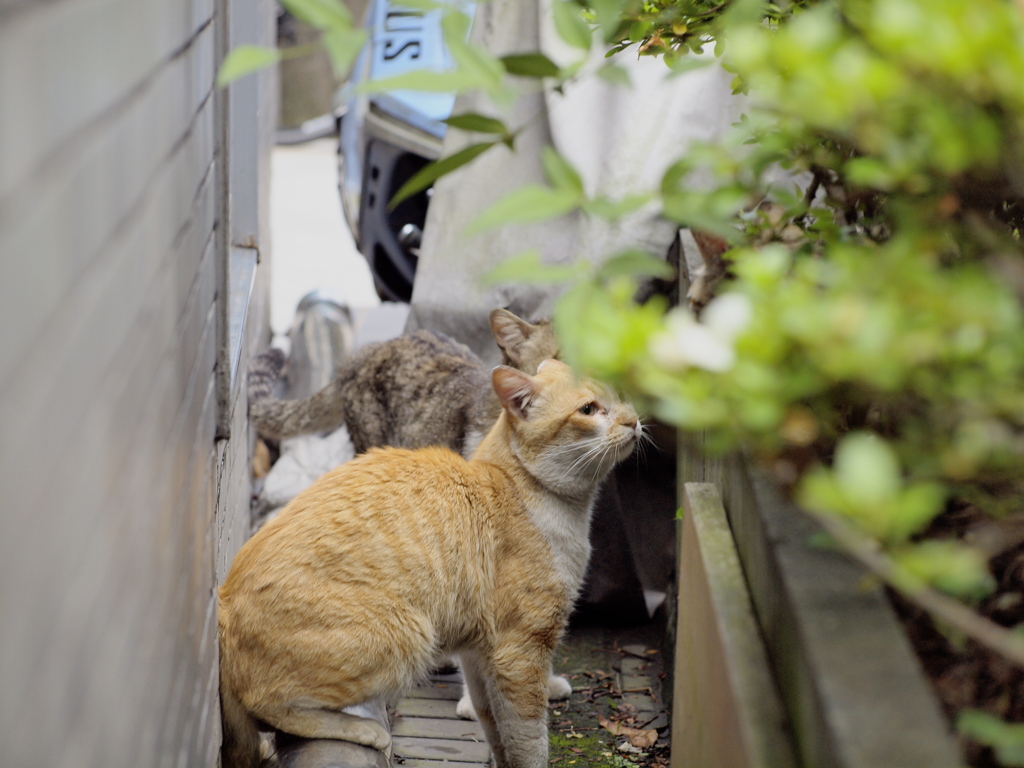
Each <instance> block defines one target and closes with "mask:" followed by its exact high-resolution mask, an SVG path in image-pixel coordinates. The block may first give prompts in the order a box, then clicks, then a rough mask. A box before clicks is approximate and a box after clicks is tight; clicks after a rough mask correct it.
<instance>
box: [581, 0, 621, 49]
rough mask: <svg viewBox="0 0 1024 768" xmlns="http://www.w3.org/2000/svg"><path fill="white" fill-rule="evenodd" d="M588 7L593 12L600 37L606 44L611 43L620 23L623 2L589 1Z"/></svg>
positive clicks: (611, 0)
mask: <svg viewBox="0 0 1024 768" xmlns="http://www.w3.org/2000/svg"><path fill="white" fill-rule="evenodd" d="M589 6H590V7H591V8H592V9H593V10H594V16H595V17H596V19H597V25H598V27H600V29H601V37H602V38H603V39H604V41H605V42H606V43H610V42H613V39H614V37H615V33H616V32H617V31H618V29H619V25H620V24H621V22H622V18H623V11H624V7H623V6H624V0H590V2H589Z"/></svg>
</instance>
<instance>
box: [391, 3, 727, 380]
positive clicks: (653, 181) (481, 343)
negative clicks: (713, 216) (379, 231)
mask: <svg viewBox="0 0 1024 768" xmlns="http://www.w3.org/2000/svg"><path fill="white" fill-rule="evenodd" d="M539 2H540V8H541V10H542V14H539V13H538V4H537V3H536V2H521V1H520V0H494V2H486V3H482V4H480V5H479V6H478V8H477V11H476V20H475V23H474V27H473V40H474V42H476V43H479V44H482V45H484V46H485V47H486V48H487V49H488V50H490V51H491V52H492V53H494V54H495V55H498V56H502V55H506V54H510V53H524V52H527V51H531V50H538V49H540V50H542V51H543V52H544V53H546V54H547V55H548V56H549V57H550V58H552V59H553V60H554V61H556V62H559V63H567V62H569V61H572V60H573V58H574V57H578V56H579V55H580V51H579V50H578V49H572V48H569V47H568V46H567V45H566V44H565V43H564V42H563V41H562V40H561V39H560V38H559V37H558V36H557V34H556V33H555V31H554V29H553V28H552V27H551V26H550V24H549V23H545V24H544V25H541V24H540V22H539V16H541V15H543V18H544V19H550V13H549V12H548V4H549V0H539ZM591 59H592V60H591V61H590V62H589V64H588V67H590V68H591V69H592V68H596V67H597V66H600V65H601V64H602V63H604V62H605V59H604V55H603V52H602V51H600V50H595V51H593V52H592V57H591ZM614 61H615V62H617V63H618V64H620V65H621V66H623V67H625V68H626V69H627V70H628V72H629V74H630V76H631V79H632V82H633V86H632V87H631V88H624V87H619V86H615V85H612V84H610V83H608V82H607V81H605V80H603V79H601V78H599V77H597V76H594V75H589V76H588V75H582V76H581V77H580V78H579V79H578V81H577V82H574V83H570V84H568V85H567V86H566V88H565V93H564V95H559V94H547V95H545V94H543V93H536V94H531V95H528V96H525V97H522V98H520V99H519V100H518V101H517V102H516V103H515V104H514V105H513V106H512V107H511V108H510V109H509V110H507V111H506V112H505V113H500V112H498V111H497V110H496V109H495V107H494V106H493V105H492V104H490V102H489V101H486V100H485V99H484V98H483V97H481V96H480V95H478V94H471V95H468V96H464V97H460V98H459V99H458V101H457V102H456V107H455V112H456V114H457V113H460V112H482V113H485V114H492V115H495V116H497V117H500V118H501V119H503V120H504V121H505V122H506V125H509V126H510V127H513V128H514V127H518V126H520V125H524V124H528V126H529V127H528V128H527V129H526V130H525V131H524V132H523V133H522V134H521V135H520V136H519V138H518V139H517V141H516V150H515V151H514V152H513V151H511V150H508V149H506V148H505V147H496V148H494V149H491V150H489V151H488V152H487V153H485V154H484V155H482V156H481V157H479V158H478V159H476V160H475V161H474V162H473V163H471V164H470V165H468V166H466V167H465V168H463V169H460V170H459V171H457V172H455V173H453V174H451V175H449V176H447V177H445V178H443V179H441V180H440V181H438V183H437V184H436V185H435V188H434V193H433V199H432V201H431V204H430V209H429V213H428V216H427V223H426V228H425V231H424V238H423V245H422V249H421V255H420V261H419V268H418V271H417V274H416V285H415V288H414V290H413V297H412V311H411V313H410V319H409V324H408V325H407V327H406V329H407V330H413V329H415V328H424V327H425V328H431V329H434V330H439V331H443V332H445V333H448V334H450V335H452V336H454V337H455V338H458V339H459V340H461V341H464V342H465V343H467V344H469V345H470V346H471V347H473V349H474V350H475V351H476V352H477V353H478V354H480V355H481V356H482V357H483V358H484V359H485V360H486V361H489V362H496V361H497V359H498V355H497V349H496V347H495V345H494V343H493V340H492V339H491V338H490V333H489V331H488V328H487V322H486V318H487V313H488V312H489V311H490V310H491V309H493V308H494V307H497V306H505V307H508V308H509V309H511V310H512V311H513V312H516V313H517V314H519V315H521V316H523V317H525V318H527V319H530V320H537V319H540V318H545V317H549V316H550V314H551V302H552V298H553V294H552V290H551V289H550V288H548V287H545V286H540V287H537V286H499V287H493V288H485V287H483V286H482V285H481V282H480V280H481V277H482V276H483V275H485V274H486V273H487V272H488V271H489V270H490V269H492V268H493V267H494V266H495V265H496V264H498V263H500V262H501V261H503V260H505V259H507V258H509V257H512V256H516V255H518V254H520V253H522V252H523V251H526V250H528V249H536V250H538V251H539V252H540V253H541V254H542V256H543V259H544V260H545V261H546V262H548V263H568V262H572V261H575V260H576V259H577V258H579V257H581V256H582V257H585V258H587V259H591V260H595V261H596V260H600V259H602V258H604V257H607V256H609V255H611V254H614V253H617V252H619V251H621V250H624V249H626V248H641V249H644V250H646V251H648V252H650V253H653V254H659V255H663V254H665V253H666V252H667V251H668V248H669V246H670V245H671V244H672V242H673V240H674V238H675V237H676V233H677V227H676V226H675V225H674V224H672V223H669V222H666V221H664V220H662V219H661V218H660V217H659V216H658V215H657V211H656V210H651V209H645V210H642V211H639V212H637V213H636V214H634V215H632V216H630V217H628V218H627V219H625V220H623V221H621V222H620V223H619V224H618V225H615V226H612V225H610V224H608V223H607V222H605V221H603V220H600V219H596V218H592V217H590V216H587V215H585V214H583V213H582V212H578V211H577V212H573V213H571V214H568V215H565V216H562V217H560V218H558V219H555V220H551V221H547V222H542V223H538V224H528V225H509V226H505V227H501V228H497V229H494V230H491V231H488V232H485V233H482V234H479V235H475V236H472V237H467V236H466V235H465V229H466V227H467V226H468V225H469V224H470V222H472V221H473V220H474V219H475V218H476V217H477V216H478V215H479V214H480V213H481V212H482V211H483V210H485V209H486V208H487V207H488V206H490V205H491V204H492V203H494V202H495V201H496V200H498V199H500V198H502V197H503V196H504V195H506V194H507V193H508V192H510V191H511V190H513V189H515V188H517V187H519V186H521V185H523V184H526V183H544V173H543V170H542V166H541V161H540V150H541V148H542V147H543V146H545V145H547V144H551V145H553V146H554V147H555V149H557V150H558V152H559V153H560V154H561V155H562V156H563V157H565V158H566V159H567V160H569V162H570V163H572V164H573V165H574V166H575V167H576V168H577V170H578V171H579V172H580V175H581V176H582V178H583V181H584V187H585V189H586V190H587V192H588V194H591V195H598V194H601V195H608V196H610V197H612V198H619V197H622V196H624V195H627V194H630V193H634V192H643V191H649V190H651V189H656V188H657V186H658V184H659V182H660V180H661V176H662V174H663V173H664V171H665V169H666V168H667V167H668V166H669V165H670V164H671V163H672V162H674V161H675V160H676V159H677V158H678V157H680V156H681V155H682V154H684V153H685V150H686V147H687V146H688V145H689V144H690V143H691V142H693V141H695V140H703V139H710V138H713V137H714V136H716V135H718V134H719V133H720V132H722V131H723V130H725V129H726V128H727V127H728V126H729V125H730V124H731V123H733V122H735V120H736V119H737V118H738V117H739V114H740V108H741V104H742V100H741V99H739V98H737V97H734V96H732V95H731V94H730V88H729V83H730V81H731V79H732V76H731V75H729V74H728V73H726V72H724V71H723V70H722V69H721V68H720V67H719V66H718V65H717V64H712V65H711V66H708V67H706V68H703V69H698V70H695V71H692V72H689V73H686V74H683V75H679V76H677V77H674V78H669V74H670V72H669V69H668V68H667V67H666V66H665V64H664V63H663V62H662V61H661V60H660V59H656V58H652V57H642V58H638V57H637V55H636V52H635V50H630V51H626V52H624V53H622V54H619V55H617V56H616V57H615V58H614ZM479 140H480V138H479V137H470V136H467V135H466V134H464V133H462V132H460V131H455V130H450V131H449V132H448V135H447V137H446V139H445V147H444V154H445V155H448V154H452V153H453V152H456V151H458V150H459V149H460V148H462V147H463V146H466V145H468V144H470V143H473V142H475V141H479ZM691 256H692V255H691V254H689V253H687V257H688V258H690V257H691Z"/></svg>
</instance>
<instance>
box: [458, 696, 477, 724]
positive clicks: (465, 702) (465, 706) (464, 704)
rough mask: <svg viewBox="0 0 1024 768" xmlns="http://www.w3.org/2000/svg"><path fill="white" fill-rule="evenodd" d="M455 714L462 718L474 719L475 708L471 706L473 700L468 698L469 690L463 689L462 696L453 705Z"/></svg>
mask: <svg viewBox="0 0 1024 768" xmlns="http://www.w3.org/2000/svg"><path fill="white" fill-rule="evenodd" d="M455 714H457V715H458V716H459V717H461V718H462V719H463V720H476V719H477V717H476V710H475V709H474V708H473V700H472V699H471V698H469V691H468V690H467V689H463V691H462V698H461V699H459V703H458V704H456V705H455Z"/></svg>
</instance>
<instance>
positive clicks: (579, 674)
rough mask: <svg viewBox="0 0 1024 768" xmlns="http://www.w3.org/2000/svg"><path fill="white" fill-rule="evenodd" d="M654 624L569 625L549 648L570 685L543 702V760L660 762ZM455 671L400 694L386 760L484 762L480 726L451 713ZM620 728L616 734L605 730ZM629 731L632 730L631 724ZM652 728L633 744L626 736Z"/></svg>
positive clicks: (414, 764)
mask: <svg viewBox="0 0 1024 768" xmlns="http://www.w3.org/2000/svg"><path fill="white" fill-rule="evenodd" d="M660 645H661V642H660V629H659V626H658V625H657V624H654V625H650V626H649V627H644V628H640V629H638V630H625V631H616V630H609V629H602V628H588V629H580V630H574V631H572V632H570V633H569V636H568V637H567V638H566V641H565V642H564V644H563V645H562V646H561V647H560V648H559V649H558V650H557V651H556V658H555V670H556V672H558V673H559V674H564V675H565V676H566V677H568V678H569V681H570V682H571V683H572V686H573V693H572V696H571V697H570V698H569V699H568V700H567V701H561V702H551V703H550V704H549V705H548V711H549V717H548V720H549V727H550V733H551V756H550V763H551V765H554V766H564V767H565V768H570V766H572V768H587V767H588V766H595V768H602V767H604V766H613V767H614V768H629V767H630V766H631V765H632V766H637V767H638V768H642V766H645V765H651V766H658V765H663V764H664V763H665V762H667V756H668V747H669V742H668V725H669V718H668V708H667V702H666V700H665V697H664V695H663V692H664V691H665V690H667V686H666V685H665V683H664V679H663V678H664V668H663V664H662V653H661V650H660ZM461 695H462V680H461V677H460V675H459V674H458V673H452V674H440V673H439V674H434V675H431V676H430V678H429V679H428V680H426V681H424V682H423V683H422V684H420V685H418V686H417V687H416V688H414V689H413V690H411V691H410V692H409V693H408V694H407V695H406V696H405V697H404V698H402V699H401V700H400V701H399V702H398V704H397V706H396V708H395V714H394V718H393V721H392V735H393V738H394V755H393V759H392V764H393V765H395V766H404V768H480V766H483V765H486V764H490V751H489V749H488V747H487V743H486V741H485V739H484V734H483V730H482V729H481V728H480V725H479V724H478V723H476V722H474V721H469V720H463V719H461V718H459V717H458V715H456V714H455V704H456V702H457V701H458V699H459V697H460V696H461ZM618 726H622V729H621V730H620V731H619V733H618V735H616V734H615V733H613V730H617V729H618ZM631 729H632V730H631ZM633 731H638V732H644V733H651V732H657V735H656V737H655V736H654V735H653V734H652V735H651V738H652V739H654V738H656V741H654V743H653V744H652V745H651V746H650V747H646V748H641V747H636V746H634V745H633V744H632V743H631V740H630V738H629V737H628V735H627V734H630V733H632V732H633Z"/></svg>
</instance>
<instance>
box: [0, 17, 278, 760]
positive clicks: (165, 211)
mask: <svg viewBox="0 0 1024 768" xmlns="http://www.w3.org/2000/svg"><path fill="white" fill-rule="evenodd" d="M229 20H230V25H229V23H228V22H229ZM242 22H244V23H242ZM240 23H241V27H239V26H238V25H239V24H240ZM229 26H230V28H231V29H235V30H237V29H239V28H241V29H242V30H243V34H244V35H247V36H249V37H254V36H255V37H258V38H262V41H264V42H266V41H267V39H268V38H269V40H271V41H272V39H273V8H272V6H271V4H270V2H268V0H249V1H248V2H245V3H243V2H236V0H190V1H188V2H182V1H181V0H0V764H2V765H4V766H11V767H12V768H21V767H22V766H48V767H49V766H53V767H56V766H87V765H97V766H99V765H102V766H105V767H111V766H213V765H216V763H217V751H218V747H219V714H218V703H217V677H216V669H217V667H216V664H217V653H216V617H215V602H214V594H215V586H216V584H217V581H218V577H219V575H222V574H223V571H224V569H225V567H226V564H227V563H229V562H230V559H231V557H232V556H233V554H234V551H235V550H236V549H237V547H238V546H239V544H240V543H241V540H242V539H244V537H245V535H246V534H247V532H248V508H249V499H248V496H249V472H248V456H249V435H248V433H247V428H246V422H245V401H244V398H242V397H241V391H242V390H241V387H240V380H239V375H238V373H237V371H238V370H242V371H244V368H245V365H246V362H247V359H248V356H249V355H250V354H251V353H252V351H253V350H254V349H255V348H256V347H257V346H258V344H259V342H260V341H261V340H262V339H263V338H265V335H266V322H267V312H266V296H267V272H268V266H269V261H268V255H269V254H268V253H267V249H266V246H268V245H269V239H268V238H267V233H266V232H265V228H266V227H265V222H266V221H267V220H268V217H267V216H266V212H265V207H266V198H267V195H266V189H267V184H268V177H267V170H268V168H269V162H268V161H269V158H268V149H269V142H270V138H269V137H270V135H271V131H272V128H273V125H272V119H271V118H270V117H269V116H272V115H273V114H274V113H275V105H274V103H273V102H274V99H273V95H272V94H273V91H272V83H273V76H272V75H266V76H263V77H261V78H257V79H253V80H251V81H250V82H249V84H248V85H246V86H245V87H246V88H248V89H249V94H250V96H252V97H253V98H252V99H250V100H249V102H247V103H249V104H250V106H248V107H246V109H248V110H249V114H245V115H243V114H241V112H240V111H239V112H237V113H236V114H234V115H233V116H231V112H230V109H229V106H228V105H229V103H230V102H231V99H230V98H228V97H227V96H226V93H225V92H223V91H221V92H218V91H216V90H215V88H214V84H213V83H214V77H215V72H216V66H217V63H218V62H219V60H220V58H221V57H222V56H223V53H224V50H225V48H226V46H227V45H229V44H231V43H232V42H234V41H235V40H234V38H237V37H238V35H237V34H235V35H234V36H231V35H229V34H228V29H229ZM254 41H255V40H254ZM232 88H235V86H232ZM254 100H255V101H254ZM229 116H230V117H231V119H233V120H235V121H237V123H238V124H239V125H242V124H243V123H248V124H249V125H250V126H251V129H250V132H249V133H250V134H251V135H250V143H249V145H248V146H242V147H240V148H239V151H238V152H236V153H233V154H232V162H237V163H239V164H240V166H239V170H244V171H245V174H243V175H245V176H246V177H247V179H248V183H249V186H250V188H249V189H247V190H245V191H244V194H240V195H238V196H237V199H235V198H233V197H232V196H230V195H229V194H228V192H229V191H230V187H231V185H232V184H233V183H234V182H233V181H232V178H234V176H237V174H234V175H233V174H232V173H230V171H231V170H232V168H230V167H229V166H227V165H225V164H224V158H225V156H226V153H225V152H224V151H223V149H224V143H225V140H224V137H225V136H228V135H230V131H229V130H227V128H228V127H229V126H228V121H229ZM252 136H255V137H256V140H255V141H253V140H252ZM241 164H245V167H244V168H241ZM240 192H241V190H240ZM233 199H235V202H233V203H229V201H230V200H233ZM235 216H238V217H239V219H240V220H241V221H244V222H246V223H247V224H248V225H250V229H253V227H252V226H251V224H252V222H256V223H257V226H255V228H254V229H255V231H254V232H252V233H250V238H249V239H248V240H247V242H245V243H244V244H242V245H245V246H246V247H245V248H242V249H236V251H239V252H241V256H240V257H239V258H238V259H237V261H238V263H239V264H240V265H241V266H240V267H239V268H237V269H233V270H232V271H231V272H230V273H229V270H228V267H227V265H228V261H229V259H230V257H231V252H232V247H231V246H232V245H234V244H235V243H234V242H233V239H232V236H231V233H230V230H229V228H227V227H225V224H226V223H227V222H229V221H230V220H231V219H232V218H233V217H235ZM261 222H263V223H261ZM237 255H238V254H237V253H236V256H237ZM257 258H258V260H259V262H260V264H259V266H255V267H254V263H255V261H256V260H257ZM232 298H234V302H231V301H230V300H231V299H232ZM243 318H244V323H243V322H242V319H243ZM229 324H233V325H234V328H235V330H236V334H235V336H234V337H230V336H229V333H228V331H229V328H228V327H227V326H228V325H229ZM218 371H220V372H221V374H218ZM224 371H228V373H227V374H226V375H224V373H223V372H224ZM218 382H219V383H220V385H218ZM236 406H237V407H236ZM218 425H220V428H219V429H218Z"/></svg>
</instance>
